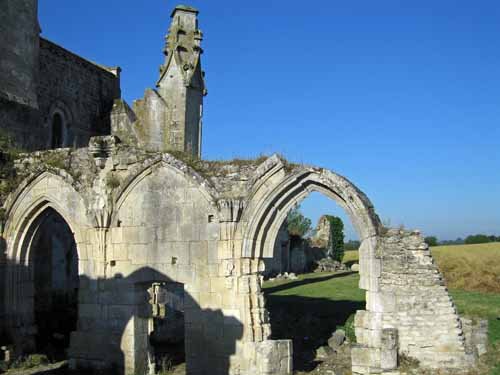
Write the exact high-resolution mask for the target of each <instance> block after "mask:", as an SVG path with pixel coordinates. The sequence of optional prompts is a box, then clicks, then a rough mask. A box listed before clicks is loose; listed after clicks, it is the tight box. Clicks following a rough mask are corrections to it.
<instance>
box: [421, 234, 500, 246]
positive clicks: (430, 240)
mask: <svg viewBox="0 0 500 375" xmlns="http://www.w3.org/2000/svg"><path fill="white" fill-rule="evenodd" d="M489 242H500V236H495V235H487V234H472V235H470V236H467V237H465V239H462V238H457V239H456V240H444V241H439V240H438V238H437V237H436V236H429V237H425V243H426V244H427V245H429V246H440V245H464V244H466V245H473V244H480V243H489Z"/></svg>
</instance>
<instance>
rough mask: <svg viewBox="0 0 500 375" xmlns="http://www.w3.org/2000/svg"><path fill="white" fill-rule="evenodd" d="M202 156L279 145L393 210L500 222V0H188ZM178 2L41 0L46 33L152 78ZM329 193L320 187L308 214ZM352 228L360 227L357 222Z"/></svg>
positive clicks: (404, 218) (438, 220)
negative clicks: (196, 33)
mask: <svg viewBox="0 0 500 375" xmlns="http://www.w3.org/2000/svg"><path fill="white" fill-rule="evenodd" d="M189 4H190V5H193V6H195V7H197V8H199V10H200V27H201V28H202V30H203V31H204V33H205V41H204V43H203V47H204V49H205V54H204V55H203V63H204V68H205V70H206V78H207V83H208V90H209V94H208V96H207V98H206V102H205V121H204V143H203V146H204V152H203V154H204V157H205V158H208V159H224V158H231V157H235V156H240V157H242V156H243V157H245V156H254V155H258V154H260V153H266V154H269V153H272V152H280V153H282V154H284V155H285V156H286V157H288V158H289V159H291V160H293V161H297V162H306V163H310V164H316V165H320V166H323V167H327V168H330V169H332V170H334V171H336V172H338V173H340V174H342V175H345V176H346V177H348V178H349V179H350V180H352V181H353V182H354V183H356V184H357V185H358V186H359V187H360V188H361V189H362V190H363V191H364V192H365V193H366V194H367V195H368V196H369V197H370V199H371V200H372V202H373V203H374V205H375V207H376V209H377V212H378V213H379V215H380V216H381V218H382V219H383V220H384V221H390V223H391V224H392V225H395V226H396V225H400V224H404V225H405V226H406V227H408V228H418V229H421V230H422V231H424V233H425V234H429V235H431V234H432V235H437V236H438V237H439V238H440V239H453V238H456V237H458V236H462V237H463V236H465V235H467V234H471V233H477V232H485V233H494V234H497V235H499V234H500V44H499V43H498V38H499V35H500V2H498V1H496V0H483V1H476V2H472V1H467V2H466V1H456V0H454V1H451V0H440V1H435V0H421V1H418V2H408V1H401V0H399V1H386V0H381V1H331V0H316V1H314V2H305V1H290V0H288V1H285V0H280V1H273V0H252V1H234V0H231V1H230V0H210V1H208V0H204V1H201V0H192V1H191V2H190V3H189ZM175 5H176V3H174V2H172V1H165V0H147V1H144V2H138V1H132V0H120V1H118V0H107V1H102V0H99V1H97V0H87V1H60V0H41V1H40V23H41V27H42V30H43V33H42V34H43V35H44V36H45V37H47V38H49V39H51V40H53V41H55V42H57V43H59V44H61V45H63V46H65V47H66V48H68V49H70V50H72V51H74V52H76V53H79V54H81V55H83V56H85V57H87V58H89V59H91V60H94V61H96V62H99V63H102V64H105V65H110V66H115V65H119V66H121V67H122V69H123V75H122V92H123V97H124V98H125V99H126V100H127V101H129V103H131V102H132V100H133V99H137V98H140V97H141V96H142V94H143V91H144V89H145V88H146V87H152V86H153V85H154V83H155V81H156V79H157V76H158V66H159V65H160V63H161V62H162V59H163V55H162V53H161V50H162V47H163V36H164V35H165V33H166V30H167V27H168V25H169V20H170V18H169V16H170V12H171V10H172V8H173V7H174V6H175ZM332 207H333V204H331V203H328V201H327V200H326V199H323V198H320V197H319V196H317V195H314V196H313V197H312V198H311V199H309V201H308V202H305V203H304V210H305V211H306V213H307V214H309V215H310V216H311V217H312V218H313V220H314V221H316V220H317V218H318V216H319V215H320V214H321V213H328V212H329V211H331V210H332ZM348 237H352V233H351V231H350V232H349V233H348Z"/></svg>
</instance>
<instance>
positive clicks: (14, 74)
mask: <svg viewBox="0 0 500 375" xmlns="http://www.w3.org/2000/svg"><path fill="white" fill-rule="evenodd" d="M37 12H38V1H37V0H2V11H1V12H0V35H2V38H1V39H0V56H1V58H0V97H2V98H4V99H7V100H9V101H11V102H15V103H18V104H23V105H26V106H27V107H32V108H36V107H37V93H36V86H37V76H38V74H37V73H38V34H39V33H40V28H39V26H38V14H37Z"/></svg>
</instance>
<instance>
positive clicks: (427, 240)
mask: <svg viewBox="0 0 500 375" xmlns="http://www.w3.org/2000/svg"><path fill="white" fill-rule="evenodd" d="M424 241H425V243H426V244H427V245H429V246H437V245H438V239H437V237H435V236H429V237H425V238H424Z"/></svg>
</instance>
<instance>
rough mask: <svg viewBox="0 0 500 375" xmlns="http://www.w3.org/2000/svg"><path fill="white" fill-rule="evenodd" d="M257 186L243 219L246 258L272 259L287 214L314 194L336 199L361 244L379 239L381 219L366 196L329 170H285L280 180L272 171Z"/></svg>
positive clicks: (244, 254)
mask: <svg viewBox="0 0 500 375" xmlns="http://www.w3.org/2000/svg"><path fill="white" fill-rule="evenodd" d="M273 179H274V181H273ZM276 179H279V180H278V181H276ZM255 185H256V188H255V189H254V191H253V192H252V194H251V197H250V199H249V201H248V207H249V209H250V210H249V211H247V212H246V214H245V217H244V219H243V221H244V222H246V225H247V229H246V231H245V234H244V236H243V254H242V256H243V257H246V258H253V257H257V258H259V257H272V256H273V249H274V242H273V239H274V238H275V237H276V235H277V233H278V231H279V228H280V226H281V224H282V223H283V221H284V220H285V218H286V215H287V213H288V212H289V210H290V209H291V208H292V207H293V206H294V205H296V204H297V203H299V202H300V201H302V200H303V199H304V198H306V197H307V196H308V195H309V194H310V193H311V192H313V191H317V192H320V193H322V194H324V195H326V196H328V197H329V198H331V199H333V200H334V201H335V202H337V203H338V204H339V205H340V206H341V207H342V208H343V209H344V210H345V211H346V213H347V214H348V215H349V217H350V218H351V221H352V223H353V225H354V227H355V229H356V231H357V233H358V235H359V237H360V240H361V241H362V242H363V241H368V240H369V239H370V238H374V237H376V236H377V234H378V233H379V230H380V228H381V223H380V219H379V218H378V216H377V215H376V213H375V210H374V208H373V205H372V204H371V202H370V201H369V199H368V198H367V197H366V195H365V194H364V193H363V192H361V191H360V190H359V189H358V188H357V187H356V186H354V185H353V184H352V183H351V182H350V181H348V180H347V179H346V178H344V177H342V176H340V175H338V174H336V173H334V172H331V171H329V170H326V169H314V168H300V169H298V170H296V171H293V172H292V173H291V174H289V175H286V174H285V173H284V171H282V174H281V176H279V177H276V171H270V172H268V173H266V174H265V175H264V176H263V177H261V178H260V179H259V181H258V182H256V183H255Z"/></svg>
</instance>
